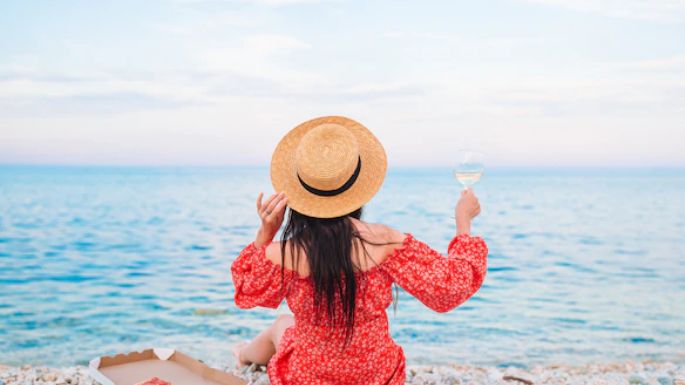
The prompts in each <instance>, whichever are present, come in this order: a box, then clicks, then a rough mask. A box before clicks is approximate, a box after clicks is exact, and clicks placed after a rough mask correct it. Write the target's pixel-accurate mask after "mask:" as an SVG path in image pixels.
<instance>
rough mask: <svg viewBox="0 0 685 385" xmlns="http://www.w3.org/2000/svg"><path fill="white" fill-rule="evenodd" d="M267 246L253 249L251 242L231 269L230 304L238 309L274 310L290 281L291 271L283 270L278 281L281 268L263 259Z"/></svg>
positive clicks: (265, 258)
mask: <svg viewBox="0 0 685 385" xmlns="http://www.w3.org/2000/svg"><path fill="white" fill-rule="evenodd" d="M267 246H268V244H265V245H262V246H261V247H256V246H255V244H254V242H252V243H250V244H249V245H247V246H246V247H245V248H244V249H243V250H242V251H241V252H240V254H239V255H238V257H237V258H236V259H235V261H233V264H232V265H231V278H232V279H233V286H234V287H235V296H234V300H235V304H236V306H238V307H239V308H241V309H249V308H253V307H256V306H262V307H268V308H272V309H275V308H277V307H278V305H280V304H281V302H282V301H283V298H284V297H285V293H286V289H287V287H288V284H289V283H290V281H291V280H292V278H293V277H294V272H293V271H292V270H288V269H284V271H283V274H284V275H283V281H281V266H280V265H278V264H276V263H274V262H272V261H271V260H269V259H268V258H267V257H266V248H267Z"/></svg>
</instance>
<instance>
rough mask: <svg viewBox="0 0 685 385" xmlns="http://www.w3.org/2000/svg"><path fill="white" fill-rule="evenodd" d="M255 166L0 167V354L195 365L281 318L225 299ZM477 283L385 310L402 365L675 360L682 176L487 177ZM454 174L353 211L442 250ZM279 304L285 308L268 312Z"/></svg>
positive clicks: (243, 237) (421, 181) (261, 187)
mask: <svg viewBox="0 0 685 385" xmlns="http://www.w3.org/2000/svg"><path fill="white" fill-rule="evenodd" d="M269 189H270V184H269V181H268V171H267V170H266V169H264V168H197V169H192V168H179V169H175V168H69V167H67V168H55V167H52V168H50V167H0V363H5V364H23V363H33V364H47V365H73V364H77V363H78V364H83V363H85V362H87V361H88V360H89V359H91V358H93V357H95V356H98V355H101V354H110V353H115V352H125V351H129V350H132V349H135V348H144V347H149V346H166V347H174V348H177V349H180V350H182V351H185V352H187V353H190V354H192V355H194V356H196V357H198V358H201V359H203V360H205V361H207V362H210V363H213V364H217V365H221V364H224V363H227V362H228V361H231V360H232V357H231V353H230V347H231V345H232V344H233V343H235V342H236V341H239V340H244V339H247V338H251V337H253V336H254V335H255V334H256V333H258V332H259V331H260V330H261V329H262V328H264V327H266V326H267V325H268V324H269V323H270V322H271V320H272V319H273V318H274V315H275V314H276V313H275V312H274V311H272V310H266V309H262V310H249V311H243V310H239V309H237V308H236V307H235V306H234V305H233V302H232V286H231V282H230V276H229V266H230V263H231V261H232V260H233V258H234V257H235V256H236V254H237V253H238V252H239V251H240V249H241V248H242V247H243V246H244V245H246V244H247V243H248V242H250V241H251V240H252V237H253V235H254V233H255V231H256V225H257V224H258V218H257V217H256V215H255V213H254V200H255V197H256V196H257V194H258V193H259V191H269ZM476 191H477V192H478V194H479V195H480V199H481V204H482V206H483V212H482V214H481V217H479V218H478V219H477V221H476V224H475V227H474V232H475V233H477V234H480V235H482V236H484V238H485V239H486V240H487V242H488V243H489V246H490V260H489V271H488V276H487V278H486V281H485V284H484V286H483V288H482V289H481V291H480V292H478V293H477V294H476V296H475V297H474V298H472V299H471V300H470V301H469V302H467V303H466V304H464V305H463V306H461V307H460V308H458V309H457V310H455V311H453V312H451V313H448V314H436V313H433V312H431V311H429V310H427V309H425V308H424V307H423V306H422V305H421V304H420V303H419V302H418V301H416V300H414V299H413V298H411V297H409V296H408V295H407V294H406V293H401V294H400V299H399V304H398V308H397V312H396V313H393V311H392V309H390V310H389V315H390V321H391V329H392V334H393V336H394V338H395V339H396V340H397V341H398V342H399V343H400V344H401V345H402V346H403V347H404V349H405V353H406V355H407V357H408V359H409V361H410V364H411V363H413V364H418V363H447V362H463V363H474V364H490V365H524V366H525V365H529V364H531V363H557V362H566V363H585V362H590V361H614V360H618V359H627V358H630V359H641V358H655V359H669V360H679V361H682V360H684V358H683V357H684V356H685V203H684V200H683V197H685V194H684V193H683V191H685V172H682V171H677V170H676V171H668V172H666V171H664V172H660V173H656V174H655V173H650V172H647V171H634V172H633V171H621V172H617V171H611V170H604V171H593V172H584V171H564V172H562V171H540V172H535V171H512V170H510V171H505V170H500V171H490V172H488V173H487V174H486V175H485V176H484V179H483V180H482V182H481V183H480V184H478V185H477V186H476ZM457 192H458V187H457V185H456V182H455V181H454V180H453V179H452V177H451V175H450V171H449V170H439V169H432V170H419V169H414V170H412V169H404V170H392V171H391V172H390V174H389V175H388V177H387V179H386V183H385V185H384V187H383V189H382V190H381V191H380V192H379V194H378V195H377V196H376V198H374V200H373V201H372V202H371V203H370V204H369V205H367V207H366V213H365V219H366V220H368V221H372V222H384V223H386V224H389V225H391V226H394V227H396V228H398V229H400V230H402V231H405V232H411V233H413V234H414V235H415V236H416V237H418V238H419V239H422V240H424V241H426V242H428V243H429V244H431V245H432V246H433V247H435V248H436V249H438V250H441V251H443V252H444V251H445V248H446V246H447V242H448V240H449V239H450V237H451V235H452V234H453V233H454V225H453V224H452V221H453V219H451V218H450V217H451V216H452V215H453V214H452V210H453V206H454V202H455V196H456V194H457ZM280 311H285V309H280Z"/></svg>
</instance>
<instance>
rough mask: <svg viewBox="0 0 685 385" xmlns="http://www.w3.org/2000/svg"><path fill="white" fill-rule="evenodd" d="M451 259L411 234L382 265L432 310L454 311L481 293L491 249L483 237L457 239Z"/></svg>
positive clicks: (451, 247)
mask: <svg viewBox="0 0 685 385" xmlns="http://www.w3.org/2000/svg"><path fill="white" fill-rule="evenodd" d="M447 250H448V256H444V255H442V254H440V253H439V252H438V251H435V250H433V249H432V248H431V247H430V246H428V245H427V244H425V243H424V242H421V241H419V240H418V239H416V238H414V236H413V235H412V234H409V233H407V234H406V237H405V239H404V241H403V242H402V246H400V247H398V248H397V249H395V251H394V252H393V253H392V254H391V255H389V256H388V258H387V259H386V260H385V261H384V262H383V263H382V264H381V266H382V268H383V269H384V270H385V271H386V272H387V273H388V274H389V275H390V276H391V277H392V278H393V280H394V281H395V282H396V283H397V284H398V285H399V286H400V287H402V288H403V289H404V290H406V291H407V292H408V293H409V294H411V295H413V296H414V297H416V298H417V299H418V300H419V301H421V302H422V303H423V304H424V305H426V306H428V307H429V308H431V309H433V310H435V311H437V312H440V313H443V312H447V311H450V310H452V309H454V308H456V307H457V306H459V305H460V304H462V303H463V302H465V301H466V300H467V299H469V298H470V297H471V296H472V295H473V294H475V293H476V291H478V289H479V288H480V286H481V285H482V284H483V280H484V279H485V274H486V270H487V255H488V247H487V245H486V243H485V241H484V240H483V238H481V237H472V236H470V235H467V234H460V235H457V236H455V237H454V238H453V239H452V240H451V241H450V243H449V246H448V248H447Z"/></svg>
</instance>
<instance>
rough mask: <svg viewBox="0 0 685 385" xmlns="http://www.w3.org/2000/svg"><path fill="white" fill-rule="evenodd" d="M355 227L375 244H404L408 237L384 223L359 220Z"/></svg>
mask: <svg viewBox="0 0 685 385" xmlns="http://www.w3.org/2000/svg"><path fill="white" fill-rule="evenodd" d="M355 226H356V228H357V231H359V233H360V235H361V236H362V237H363V238H365V239H367V240H368V241H371V242H375V243H402V242H403V241H404V238H405V237H406V235H405V234H404V233H403V232H401V231H399V230H396V229H394V228H392V227H390V226H388V225H386V224H383V223H369V222H363V221H360V220H357V221H355Z"/></svg>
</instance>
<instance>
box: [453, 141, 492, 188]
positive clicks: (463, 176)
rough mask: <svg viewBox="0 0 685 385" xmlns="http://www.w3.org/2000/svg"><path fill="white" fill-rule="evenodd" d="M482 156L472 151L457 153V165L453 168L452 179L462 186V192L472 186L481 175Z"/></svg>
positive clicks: (482, 166)
mask: <svg viewBox="0 0 685 385" xmlns="http://www.w3.org/2000/svg"><path fill="white" fill-rule="evenodd" d="M484 166H485V163H484V161H483V154H482V153H480V152H478V151H473V150H459V151H457V165H456V166H454V170H452V172H453V173H454V177H455V178H456V179H457V180H458V181H459V183H461V184H462V186H464V190H466V189H467V188H469V187H471V186H473V185H474V184H475V183H476V182H478V181H479V180H480V177H481V175H483V168H484Z"/></svg>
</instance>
